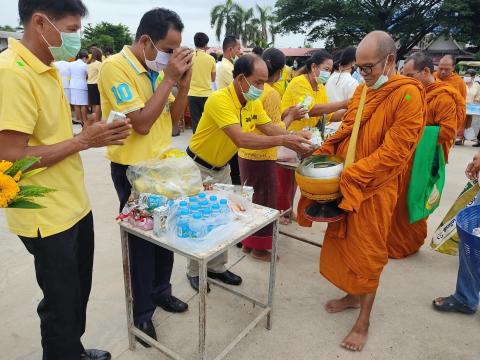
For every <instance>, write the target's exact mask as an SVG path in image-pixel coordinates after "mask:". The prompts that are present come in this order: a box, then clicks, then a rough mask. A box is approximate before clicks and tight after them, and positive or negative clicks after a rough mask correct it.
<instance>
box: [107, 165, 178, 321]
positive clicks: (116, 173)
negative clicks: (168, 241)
mask: <svg viewBox="0 0 480 360" xmlns="http://www.w3.org/2000/svg"><path fill="white" fill-rule="evenodd" d="M127 169H128V166H127V165H121V164H116V163H113V162H112V163H111V174H112V180H113V184H114V186H115V190H117V195H118V199H119V200H120V211H121V210H122V209H123V207H124V206H125V204H126V203H127V201H128V198H129V197H130V194H131V185H130V183H129V182H128V179H127ZM128 245H129V248H130V254H129V255H130V271H131V275H132V295H133V317H134V322H135V324H140V323H143V322H146V321H149V320H151V319H152V315H153V313H154V311H155V308H156V305H155V302H157V301H158V300H159V299H162V298H164V297H169V296H171V294H172V286H171V284H170V278H171V276H172V268H173V252H171V251H169V250H166V249H164V248H161V247H160V246H155V245H153V244H152V243H149V242H148V241H145V240H143V239H141V238H139V237H137V236H133V235H131V234H129V236H128Z"/></svg>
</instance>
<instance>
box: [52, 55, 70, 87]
mask: <svg viewBox="0 0 480 360" xmlns="http://www.w3.org/2000/svg"><path fill="white" fill-rule="evenodd" d="M53 65H55V67H56V68H57V69H58V71H59V72H60V77H61V78H62V84H63V88H64V89H70V63H69V62H68V61H63V60H62V61H56V62H54V63H53Z"/></svg>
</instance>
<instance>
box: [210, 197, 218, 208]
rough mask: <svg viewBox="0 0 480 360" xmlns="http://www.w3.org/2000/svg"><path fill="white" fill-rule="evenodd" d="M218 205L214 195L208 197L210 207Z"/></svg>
mask: <svg viewBox="0 0 480 360" xmlns="http://www.w3.org/2000/svg"><path fill="white" fill-rule="evenodd" d="M215 204H218V198H217V197H216V196H215V195H212V196H210V206H213V205H215Z"/></svg>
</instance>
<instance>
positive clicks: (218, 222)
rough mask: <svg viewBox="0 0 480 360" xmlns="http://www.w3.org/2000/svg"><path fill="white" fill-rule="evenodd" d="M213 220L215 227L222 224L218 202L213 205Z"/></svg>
mask: <svg viewBox="0 0 480 360" xmlns="http://www.w3.org/2000/svg"><path fill="white" fill-rule="evenodd" d="M212 222H213V224H214V225H215V227H217V226H220V225H222V219H221V213H220V205H218V204H213V205H212Z"/></svg>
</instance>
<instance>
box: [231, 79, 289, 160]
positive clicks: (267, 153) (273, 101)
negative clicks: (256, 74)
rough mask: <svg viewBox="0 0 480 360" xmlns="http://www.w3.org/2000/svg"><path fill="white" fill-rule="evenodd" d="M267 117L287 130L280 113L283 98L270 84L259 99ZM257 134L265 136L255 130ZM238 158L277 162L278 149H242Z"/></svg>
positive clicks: (265, 86)
mask: <svg viewBox="0 0 480 360" xmlns="http://www.w3.org/2000/svg"><path fill="white" fill-rule="evenodd" d="M259 100H260V101H261V103H262V105H263V108H264V109H265V111H266V112H267V115H268V116H269V117H270V119H272V123H273V124H275V125H276V126H278V127H281V128H282V129H285V123H284V122H283V121H282V112H281V111H280V103H281V98H280V94H278V92H276V91H275V90H274V89H273V87H271V86H270V85H269V84H265V85H264V90H263V94H262V96H261V97H260V99H259ZM254 133H255V134H258V135H264V134H263V133H262V132H261V131H260V130H258V129H255V131H254ZM238 156H240V157H241V158H243V159H247V160H257V161H262V160H277V147H273V148H270V149H264V150H252V149H240V150H239V151H238Z"/></svg>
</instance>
